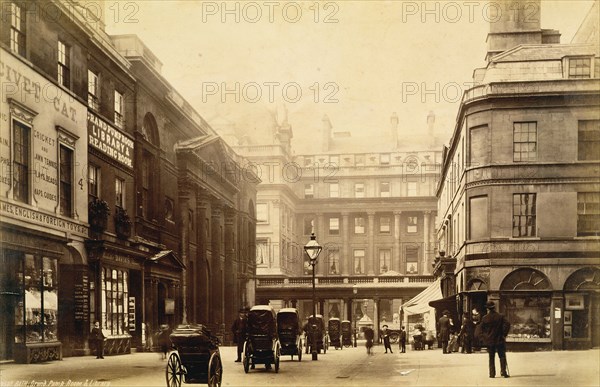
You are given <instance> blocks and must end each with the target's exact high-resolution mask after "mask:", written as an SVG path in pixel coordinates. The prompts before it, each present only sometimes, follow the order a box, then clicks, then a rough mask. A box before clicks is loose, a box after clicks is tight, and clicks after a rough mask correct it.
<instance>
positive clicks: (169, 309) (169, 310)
mask: <svg viewBox="0 0 600 387" xmlns="http://www.w3.org/2000/svg"><path fill="white" fill-rule="evenodd" d="M165 314H175V300H174V299H172V298H165Z"/></svg>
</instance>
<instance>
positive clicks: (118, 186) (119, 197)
mask: <svg viewBox="0 0 600 387" xmlns="http://www.w3.org/2000/svg"><path fill="white" fill-rule="evenodd" d="M115 206H117V207H121V208H122V209H125V180H123V179H121V178H120V177H117V178H115Z"/></svg>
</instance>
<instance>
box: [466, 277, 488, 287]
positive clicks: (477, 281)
mask: <svg viewBox="0 0 600 387" xmlns="http://www.w3.org/2000/svg"><path fill="white" fill-rule="evenodd" d="M487 288H488V286H487V284H486V283H485V281H483V280H480V279H479V278H475V279H472V280H471V281H469V284H468V285H467V290H487Z"/></svg>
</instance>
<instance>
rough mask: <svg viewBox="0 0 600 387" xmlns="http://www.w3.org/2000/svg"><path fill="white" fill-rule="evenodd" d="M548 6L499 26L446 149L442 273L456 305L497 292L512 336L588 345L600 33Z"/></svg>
mask: <svg viewBox="0 0 600 387" xmlns="http://www.w3.org/2000/svg"><path fill="white" fill-rule="evenodd" d="M528 3H529V4H531V2H528ZM501 4H502V5H503V6H508V2H507V3H501ZM533 5H534V6H535V7H537V8H535V9H537V10H539V9H540V6H541V4H540V2H539V1H538V2H534V3H533ZM594 7H596V11H595V13H596V14H597V3H596V4H595V6H594ZM592 12H594V11H593V10H592V11H590V14H591V13H592ZM508 13H509V12H506V14H505V16H506V15H508ZM537 16H538V17H537V18H536V17H533V18H523V19H521V18H516V19H514V20H513V19H510V18H508V17H503V18H502V19H500V21H498V22H496V23H492V25H491V27H490V33H489V35H488V45H489V50H488V55H487V62H488V63H487V66H486V67H485V68H482V69H477V70H475V72H474V82H475V84H476V85H477V86H475V87H473V88H472V89H469V90H468V91H467V92H466V93H465V95H464V98H463V100H462V103H461V105H460V108H459V111H458V115H457V120H456V122H457V124H456V127H455V130H454V134H453V136H452V139H451V141H450V146H449V148H448V149H447V150H446V152H445V154H444V163H443V168H442V174H441V183H440V186H439V188H438V191H437V195H438V200H439V202H438V204H439V209H438V214H439V217H438V223H437V225H436V228H437V230H438V240H439V244H440V250H442V249H443V250H445V253H446V254H445V257H440V258H439V259H438V260H437V261H436V268H435V273H436V275H438V276H440V277H442V281H445V282H446V284H447V286H443V289H444V293H445V294H444V296H446V297H448V298H449V299H450V300H451V301H453V302H454V305H458V310H457V314H462V313H463V312H464V313H468V314H470V313H471V311H472V310H473V309H477V310H478V311H479V312H481V313H483V312H484V311H485V308H484V304H485V302H486V300H487V301H490V300H491V301H494V302H495V303H496V304H497V305H498V308H499V311H500V312H502V313H504V314H505V315H506V316H507V317H508V318H509V320H510V321H511V323H512V328H511V331H510V333H509V335H508V339H507V341H508V343H509V347H512V348H522V349H573V348H589V347H591V346H597V345H598V344H599V342H600V341H599V340H600V337H599V336H598V332H600V319H599V318H598V316H600V313H599V309H598V308H600V306H599V302H600V299H599V296H600V293H599V292H600V266H598V252H599V247H600V245H599V240H598V233H599V231H600V227H599V226H600V224H599V223H598V219H599V217H598V215H599V213H598V203H599V198H600V196H599V194H598V192H599V189H600V185H599V183H600V180H599V174H598V171H599V167H600V165H599V161H600V143H599V142H598V139H599V138H600V120H599V118H600V117H599V116H598V106H599V102H600V99H599V90H600V87H599V86H600V79H599V70H600V58H599V52H598V45H597V42H591V41H585V40H584V41H577V42H572V43H570V44H559V42H558V36H559V35H558V32H557V31H553V30H542V29H540V25H539V23H540V21H539V14H538V15H537ZM525 19H526V20H533V21H534V22H533V24H527V23H524V24H520V23H518V22H517V21H518V20H525ZM588 19H589V17H588ZM515 20H517V21H515ZM595 20H596V21H595V23H596V26H597V20H598V19H597V15H596V18H595ZM584 30H585V28H584Z"/></svg>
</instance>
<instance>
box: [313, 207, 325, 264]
mask: <svg viewBox="0 0 600 387" xmlns="http://www.w3.org/2000/svg"><path fill="white" fill-rule="evenodd" d="M315 235H316V236H317V240H319V239H320V240H321V241H324V240H325V237H326V236H327V231H326V227H325V217H324V216H323V213H322V212H318V213H317V227H316V230H315ZM321 244H323V242H321ZM323 253H324V254H322V256H320V257H319V263H318V264H317V268H318V269H319V270H318V272H317V274H320V275H323V276H325V275H327V252H326V251H325V249H323Z"/></svg>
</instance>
